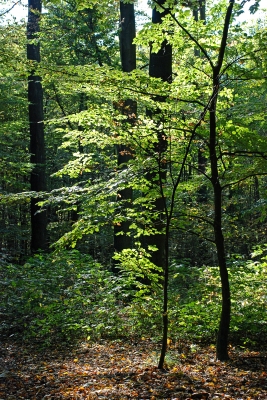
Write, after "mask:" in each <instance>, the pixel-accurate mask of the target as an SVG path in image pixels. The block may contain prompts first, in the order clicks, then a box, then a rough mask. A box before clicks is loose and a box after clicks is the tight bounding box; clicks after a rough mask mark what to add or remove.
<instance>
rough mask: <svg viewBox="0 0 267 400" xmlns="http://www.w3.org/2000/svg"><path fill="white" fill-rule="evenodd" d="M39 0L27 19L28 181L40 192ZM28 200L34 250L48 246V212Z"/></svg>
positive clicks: (42, 162) (42, 155)
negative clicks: (31, 166)
mask: <svg viewBox="0 0 267 400" xmlns="http://www.w3.org/2000/svg"><path fill="white" fill-rule="evenodd" d="M41 9H42V4H41V0H29V3H28V23H27V39H28V44H27V58H28V60H29V62H30V68H31V72H30V75H29V77H28V100H29V124H30V153H31V163H32V164H33V169H32V172H31V177H30V182H31V190H32V191H34V192H37V193H38V192H42V191H45V190H46V173H45V167H46V156H45V139H44V113H43V88H42V83H41V77H40V76H39V75H36V73H35V71H36V64H37V63H39V62H40V60H41V59H40V42H39V40H38V33H39V19H40V15H41ZM39 201H40V199H39V198H38V197H34V198H32V200H31V250H32V252H33V253H35V252H37V251H38V250H44V249H46V248H47V245H48V243H47V232H46V226H47V215H46V211H42V212H40V207H39V206H38V202H39Z"/></svg>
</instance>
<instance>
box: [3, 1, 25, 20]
mask: <svg viewBox="0 0 267 400" xmlns="http://www.w3.org/2000/svg"><path fill="white" fill-rule="evenodd" d="M17 4H21V0H18V1H16V3H14V4H13V5H12V6H11V7H10V8H9V9H8V10H6V11H3V12H2V14H0V17H3V16H4V15H5V14H8V13H9V12H10V11H11V10H13V8H14V7H15V6H16V5H17Z"/></svg>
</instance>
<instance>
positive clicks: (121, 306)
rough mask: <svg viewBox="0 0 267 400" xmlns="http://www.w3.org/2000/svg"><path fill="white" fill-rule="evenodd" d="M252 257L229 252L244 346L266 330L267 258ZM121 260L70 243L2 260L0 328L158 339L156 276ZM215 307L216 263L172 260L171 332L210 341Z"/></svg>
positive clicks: (69, 336)
mask: <svg viewBox="0 0 267 400" xmlns="http://www.w3.org/2000/svg"><path fill="white" fill-rule="evenodd" d="M139 251H140V250H139ZM256 254H257V255H258V254H259V253H258V252H257V253H256ZM258 257H260V259H259V260H257V261H253V260H251V261H248V262H245V261H243V260H242V259H240V258H238V257H234V258H233V259H232V261H231V263H230V264H229V274H230V281H231V293H232V303H233V306H232V336H231V337H232V340H233V341H237V342H238V343H240V344H241V345H244V346H245V345H253V344H256V343H262V341H263V338H264V336H265V335H266V333H267V319H266V312H265V311H266V294H265V290H264V287H265V279H266V268H267V263H266V256H264V255H262V256H260V255H258ZM139 259H140V255H139ZM122 261H123V260H122ZM147 265H148V264H147V263H145V264H143V267H142V269H143V268H147ZM125 266H126V264H124V263H123V262H122V264H121V266H120V267H121V268H122V271H123V272H122V273H121V274H120V275H118V276H114V275H113V274H112V273H111V272H108V271H107V270H106V269H105V268H103V267H102V266H101V265H100V264H99V263H96V262H95V261H93V259H92V258H91V257H90V256H88V255H84V254H81V253H79V252H78V251H76V250H72V251H61V252H59V253H58V254H51V255H50V256H45V255H38V256H35V257H34V258H32V259H29V260H28V262H27V263H25V264H24V265H22V266H19V265H12V264H9V265H1V270H0V276H1V320H2V324H1V332H2V334H6V333H8V332H9V334H15V335H19V336H22V337H24V338H28V339H29V338H33V337H34V338H35V339H38V340H40V341H41V342H43V343H45V345H48V344H49V343H55V342H57V341H62V340H63V341H73V339H75V338H76V339H81V338H87V340H90V339H91V340H95V339H98V338H99V337H110V338H114V337H117V338H118V337H134V336H136V337H142V336H144V337H148V338H154V339H156V340H157V339H158V338H159V337H160V331H161V317H160V314H161V295H160V292H161V288H160V281H159V276H158V275H155V273H153V272H152V273H150V272H149V271H146V273H144V271H143V270H142V269H139V270H138V269H137V270H136V272H137V274H136V276H135V274H134V271H135V270H134V269H132V268H130V265H129V267H128V269H127V268H126V267H125ZM144 278H146V279H145V280H144ZM149 280H150V282H151V284H149V282H148V281H149ZM219 313H220V279H219V274H218V270H217V268H214V267H202V268H199V267H192V266H190V264H189V263H188V262H186V260H185V262H184V263H180V264H173V265H172V267H171V282H170V309H169V319H170V338H171V339H172V340H180V339H181V338H186V339H187V340H188V341H190V340H191V341H194V340H199V339H201V340H211V341H213V340H214V339H215V333H216V330H217V326H218V318H219ZM14 316H15V317H16V318H14Z"/></svg>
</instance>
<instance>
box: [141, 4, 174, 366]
mask: <svg viewBox="0 0 267 400" xmlns="http://www.w3.org/2000/svg"><path fill="white" fill-rule="evenodd" d="M164 3H165V0H160V1H157V4H158V5H159V6H160V5H163V4H164ZM168 13H169V9H168V8H166V9H164V10H162V12H160V11H159V10H158V9H157V8H156V7H155V8H153V10H152V23H153V24H161V23H162V21H163V18H164V17H165V16H166V15H167V14H168ZM149 75H150V76H151V77H153V78H161V80H162V81H163V82H169V83H171V81H172V46H171V45H170V44H169V43H168V42H167V40H166V39H165V40H164V41H163V42H162V44H161V48H160V50H159V51H158V52H157V53H153V52H152V51H151V52H150V60H149ZM155 100H156V101H162V102H164V101H165V98H164V97H158V98H155ZM147 114H148V115H149V116H150V117H153V114H152V113H151V112H150V111H149V112H148V113H147ZM154 114H155V115H157V114H158V115H159V119H160V124H162V123H163V122H164V117H163V116H162V115H160V114H161V110H156V111H155V112H154ZM157 139H158V142H157V143H155V154H157V157H158V158H157V164H158V171H157V173H158V175H159V191H160V195H159V198H157V199H156V200H155V203H154V209H155V212H156V213H157V214H158V215H159V217H158V218H157V220H156V221H155V228H156V229H157V230H159V231H160V230H163V229H165V231H164V233H158V234H156V235H153V236H150V237H148V239H147V240H146V242H147V244H152V245H154V246H156V247H157V251H153V252H152V258H151V261H152V262H153V263H154V264H155V265H156V266H158V267H160V268H162V271H163V310H162V325H163V331H162V346H161V354H160V359H159V363H158V368H159V369H163V366H164V360H165V355H166V351H167V339H168V325H169V321H168V280H169V254H168V253H169V227H170V221H169V218H168V215H166V209H165V207H166V204H165V199H164V196H163V192H162V185H163V182H164V181H165V179H166V172H167V171H166V162H165V160H164V153H165V152H166V150H167V140H166V133H165V132H164V130H162V129H159V130H158V131H157ZM154 178H155V173H153V172H152V173H148V174H147V179H148V180H151V183H152V185H153V184H155V182H154ZM164 217H165V219H166V222H165V223H164V222H163V219H164Z"/></svg>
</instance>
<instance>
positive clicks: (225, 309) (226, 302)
mask: <svg viewBox="0 0 267 400" xmlns="http://www.w3.org/2000/svg"><path fill="white" fill-rule="evenodd" d="M214 75H215V76H214V86H213V87H214V88H215V89H214V96H213V100H212V102H211V106H210V111H209V114H210V143H209V146H210V147H209V151H210V166H211V182H212V186H213V199H214V200H213V203H214V221H213V229H214V238H215V244H216V250H217V257H218V263H219V269H220V277H221V285H222V309H221V317H220V324H219V330H218V336H217V358H218V360H220V361H224V360H227V359H228V358H229V356H228V349H227V346H228V335H229V329H230V315H231V298H230V285H229V279H228V271H227V266H226V257H225V246H224V235H223V230H222V187H221V184H220V178H219V171H218V157H217V152H216V148H217V131H216V98H217V93H218V92H217V91H218V89H219V84H218V74H217V72H215V74H214Z"/></svg>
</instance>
